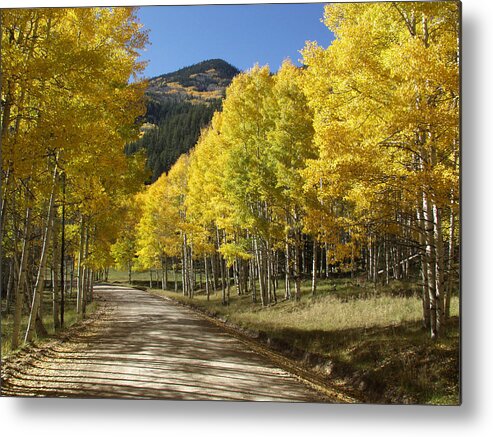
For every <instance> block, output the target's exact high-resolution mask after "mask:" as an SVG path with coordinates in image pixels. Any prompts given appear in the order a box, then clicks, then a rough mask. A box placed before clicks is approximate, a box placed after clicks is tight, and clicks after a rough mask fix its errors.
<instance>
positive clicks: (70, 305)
mask: <svg viewBox="0 0 493 437" xmlns="http://www.w3.org/2000/svg"><path fill="white" fill-rule="evenodd" d="M96 307H97V302H92V303H89V304H88V305H87V308H86V314H91V313H92V312H94V311H95V310H96ZM81 317H82V316H81V315H80V314H77V312H76V311H75V297H72V298H68V297H67V298H66V300H65V315H64V329H66V328H69V327H70V326H72V325H74V324H75V323H77V322H78V321H80V320H81ZM1 322H2V324H1V328H2V342H1V343H2V346H1V356H2V358H5V357H6V356H7V355H9V354H10V353H12V352H14V351H13V350H12V347H11V337H12V329H13V316H12V315H11V314H6V313H5V312H2V321H1ZM27 323H28V316H27V315H24V316H23V317H22V321H21V338H22V336H23V335H24V334H25V332H26V328H27ZM43 324H44V326H45V328H46V330H47V332H48V335H47V337H46V338H39V337H38V336H37V335H36V334H35V338H34V343H40V342H42V341H44V340H45V339H47V338H50V337H51V336H52V335H53V334H55V332H56V331H55V328H54V320H53V315H52V304H51V302H50V300H49V293H48V292H47V293H46V296H45V299H44V301H43ZM57 332H60V330H59V331H57ZM21 344H22V342H21Z"/></svg>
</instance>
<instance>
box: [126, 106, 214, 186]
mask: <svg viewBox="0 0 493 437" xmlns="http://www.w3.org/2000/svg"><path fill="white" fill-rule="evenodd" d="M220 107H221V101H220V100H214V101H211V102H209V103H203V104H201V103H190V102H187V101H182V102H180V101H172V100H169V101H162V102H156V101H150V102H149V103H148V105H147V113H146V117H145V119H146V120H147V121H148V122H149V123H152V124H154V125H155V126H153V127H151V128H149V129H148V130H147V131H146V132H145V133H144V135H143V136H142V137H141V138H139V139H138V140H136V141H134V142H132V143H129V144H128V145H127V146H125V153H126V154H128V155H133V154H134V153H136V152H137V151H140V150H143V151H145V153H146V157H147V164H146V165H147V168H148V169H149V170H150V172H151V182H154V181H156V180H157V178H158V177H159V176H161V174H163V173H166V172H168V171H169V170H170V168H171V166H172V165H173V163H175V162H176V160H177V159H178V157H179V156H180V155H182V154H183V153H187V152H188V151H189V150H190V149H191V148H192V147H193V146H194V145H195V144H196V142H197V139H198V138H199V136H200V131H201V129H202V128H203V127H204V126H207V125H208V124H209V123H210V121H211V119H212V115H213V114H214V112H215V111H217V110H218V109H220Z"/></svg>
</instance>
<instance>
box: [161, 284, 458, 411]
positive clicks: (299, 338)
mask: <svg viewBox="0 0 493 437" xmlns="http://www.w3.org/2000/svg"><path fill="white" fill-rule="evenodd" d="M302 288H303V296H302V299H301V302H294V301H279V302H278V303H277V304H275V305H271V306H269V307H266V308H262V307H261V306H260V305H259V304H253V303H252V302H251V296H250V295H246V296H237V295H232V296H231V299H230V304H229V305H228V306H223V305H221V297H220V293H217V294H216V295H213V296H211V299H210V301H207V300H206V297H205V296H204V295H203V293H199V294H197V295H196V297H195V298H194V299H193V300H192V301H191V300H190V299H188V298H186V297H184V296H182V295H181V294H179V293H174V292H171V291H160V290H153V291H152V292H153V293H156V294H160V295H165V296H168V297H171V298H173V299H176V300H179V301H181V302H184V303H187V304H192V305H193V306H195V307H198V308H200V309H203V310H206V311H207V312H209V313H210V314H213V315H215V316H218V317H220V318H221V319H223V320H227V321H229V322H231V323H233V324H235V325H237V326H239V327H241V328H242V329H246V330H248V331H250V332H256V333H261V335H260V337H261V338H262V337H264V338H269V339H270V340H269V344H270V345H271V346H274V347H275V348H276V349H278V350H280V351H282V352H284V353H287V354H289V355H291V356H292V357H293V358H296V359H298V360H300V361H301V362H303V363H304V364H305V365H307V366H309V367H312V368H313V369H315V370H317V371H319V372H320V373H321V374H324V375H325V376H326V377H327V378H329V377H330V380H331V381H335V382H336V383H337V384H340V386H341V387H344V388H346V389H347V390H349V391H352V392H353V393H355V394H357V395H359V396H360V397H362V398H363V399H364V400H365V401H370V402H384V403H395V402H398V403H429V404H453V405H455V404H458V403H459V388H458V386H459V322H458V315H459V299H458V297H456V296H455V297H453V299H452V304H451V315H452V318H451V319H450V321H449V323H448V326H447V334H446V336H444V337H443V338H442V339H441V340H440V341H437V342H433V341H431V340H430V339H429V334H428V333H427V332H425V330H424V329H423V328H422V325H421V311H422V309H421V308H422V307H421V300H420V298H419V295H418V294H417V293H418V286H417V285H416V284H412V283H401V282H393V283H392V284H391V285H389V286H386V287H378V288H375V287H374V286H373V284H371V285H365V284H360V283H356V282H353V281H351V280H348V279H339V280H332V281H325V280H324V281H321V283H320V286H319V289H318V293H317V295H316V296H315V297H312V296H311V295H310V284H309V281H305V282H304V283H303V287H302ZM280 289H281V290H283V285H282V284H280Z"/></svg>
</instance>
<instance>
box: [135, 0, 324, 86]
mask: <svg viewBox="0 0 493 437" xmlns="http://www.w3.org/2000/svg"><path fill="white" fill-rule="evenodd" d="M323 7H324V4H323V3H315V4H276V5H274V4H254V5H229V6H228V5H221V6H214V5H209V6H142V7H141V8H140V10H139V12H138V16H139V18H140V21H141V22H142V23H143V24H144V26H145V28H147V29H149V30H150V35H149V39H150V42H151V45H150V46H149V47H148V48H147V50H146V51H145V52H144V53H143V54H142V59H145V60H147V61H149V64H148V66H147V68H146V71H145V73H144V74H145V76H146V77H153V76H158V75H160V74H163V73H168V72H171V71H175V70H178V69H179V68H182V67H185V66H187V65H192V64H195V63H196V62H200V61H203V60H206V59H213V58H221V59H224V60H225V61H227V62H229V63H230V64H232V65H234V66H235V67H237V68H239V69H240V70H246V69H248V68H251V67H252V66H253V65H254V64H255V63H257V62H258V63H259V64H260V65H264V64H269V66H270V68H271V70H272V71H277V69H278V68H279V66H280V65H281V63H282V61H283V60H284V59H285V58H287V57H289V58H291V60H292V61H293V62H295V63H296V62H297V61H298V60H299V59H300V58H301V55H300V53H299V50H301V49H302V48H303V46H304V45H305V41H308V40H309V41H317V42H318V43H319V44H320V45H322V46H324V47H327V46H328V45H329V44H330V42H331V40H332V38H333V35H332V34H331V32H330V31H329V30H328V29H327V28H326V27H325V26H324V25H323V24H322V23H321V22H320V19H321V18H322V16H323Z"/></svg>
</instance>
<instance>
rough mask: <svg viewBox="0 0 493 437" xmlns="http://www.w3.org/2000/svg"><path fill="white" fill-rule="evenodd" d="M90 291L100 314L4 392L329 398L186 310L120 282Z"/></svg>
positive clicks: (16, 375)
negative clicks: (99, 305) (98, 303)
mask: <svg viewBox="0 0 493 437" xmlns="http://www.w3.org/2000/svg"><path fill="white" fill-rule="evenodd" d="M95 293H96V295H97V296H98V297H99V299H101V300H102V301H103V303H104V304H105V305H107V310H106V312H105V314H104V315H103V317H102V318H101V319H100V320H98V321H96V322H94V323H92V324H88V326H87V329H84V330H80V332H78V333H76V334H75V335H73V336H71V337H70V338H69V339H67V340H66V341H64V342H56V343H54V344H53V345H52V346H51V347H50V348H48V349H45V350H43V351H42V353H38V354H37V356H36V358H34V359H33V360H32V361H31V362H30V363H28V364H26V365H24V366H18V368H17V369H15V371H13V372H11V374H10V375H9V377H8V378H7V379H6V382H5V383H4V385H3V387H2V396H8V395H17V396H49V397H52V396H61V397H84V398H85V397H118V398H145V399H177V400H249V401H253V400H256V401H296V402H300V401H308V402H310V401H311V402H314V401H321V400H325V401H326V400H327V399H322V397H321V395H320V394H319V393H318V392H315V391H314V390H312V389H311V388H309V387H308V386H305V385H304V384H303V383H301V382H299V381H298V380H297V379H296V378H295V377H293V376H291V375H290V374H289V373H287V372H286V371H284V370H282V369H279V368H277V367H276V366H275V365H274V364H272V363H270V362H269V361H268V359H267V358H265V357H262V356H260V355H258V354H256V353H254V352H253V351H250V350H248V348H247V347H246V346H245V345H244V344H243V343H242V342H240V341H239V340H237V339H236V338H234V337H232V336H231V335H229V334H227V333H225V332H223V331H222V330H221V329H220V328H219V327H217V326H214V325H212V324H211V323H210V322H208V321H207V320H204V319H203V318H202V317H201V316H200V315H198V314H196V313H195V312H194V311H192V310H190V309H188V308H184V307H182V306H179V305H176V304H173V303H170V302H167V301H164V300H162V299H160V298H158V297H155V296H152V295H150V294H148V293H147V292H145V291H140V290H135V289H131V288H125V287H117V286H98V287H96V289H95Z"/></svg>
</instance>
